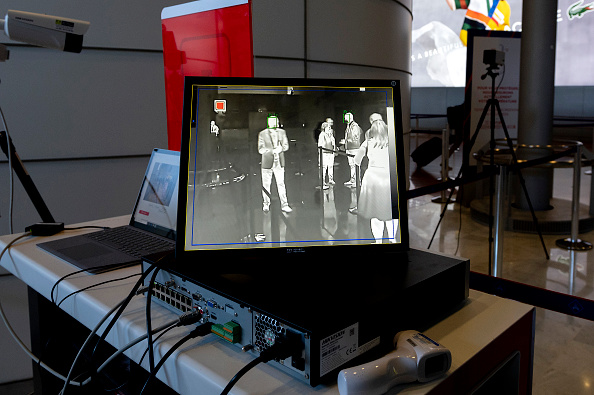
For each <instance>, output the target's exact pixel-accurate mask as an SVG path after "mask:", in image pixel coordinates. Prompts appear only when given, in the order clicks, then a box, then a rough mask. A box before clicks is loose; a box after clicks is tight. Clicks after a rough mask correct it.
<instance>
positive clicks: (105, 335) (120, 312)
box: [91, 254, 173, 377]
mask: <svg viewBox="0 0 594 395" xmlns="http://www.w3.org/2000/svg"><path fill="white" fill-rule="evenodd" d="M172 256H173V254H164V255H163V256H161V257H160V258H159V259H157V260H156V261H155V262H154V263H152V264H151V266H149V268H148V269H147V270H146V271H144V272H143V273H142V275H141V276H140V278H139V279H138V281H137V282H136V284H135V285H134V287H133V288H132V290H131V291H130V293H129V294H128V296H127V297H126V300H125V301H124V303H123V304H122V306H120V308H119V309H118V311H117V312H116V313H115V315H114V316H113V318H112V319H111V321H110V322H109V324H108V325H107V327H106V328H105V330H104V331H103V333H102V334H101V337H100V338H99V340H97V343H96V344H95V347H94V348H93V352H92V353H91V366H94V365H95V364H94V363H93V359H94V356H95V353H96V351H97V347H99V345H100V344H101V343H102V342H103V341H105V338H106V337H107V334H108V333H109V332H110V331H111V329H112V328H113V326H114V325H115V323H116V322H117V320H118V319H119V318H120V316H121V315H122V314H123V312H124V310H125V309H126V307H128V304H129V303H130V301H131V300H132V298H133V297H134V296H135V295H136V292H137V290H138V288H140V286H141V285H142V284H143V282H144V279H145V278H146V277H147V276H148V275H149V274H151V272H152V271H153V270H155V269H156V268H157V267H158V265H160V264H161V263H162V262H161V261H163V260H164V259H166V258H171V257H172ZM94 369H95V371H94V372H93V373H92V375H94V374H95V373H96V367H94ZM92 375H91V377H92Z"/></svg>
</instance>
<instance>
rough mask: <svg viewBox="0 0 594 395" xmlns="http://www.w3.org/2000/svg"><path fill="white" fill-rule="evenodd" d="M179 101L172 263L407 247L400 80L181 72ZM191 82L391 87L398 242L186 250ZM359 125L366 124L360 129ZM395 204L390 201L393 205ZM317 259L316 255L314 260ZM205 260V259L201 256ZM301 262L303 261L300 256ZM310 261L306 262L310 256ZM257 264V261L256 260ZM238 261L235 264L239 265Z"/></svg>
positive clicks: (304, 256) (210, 267) (358, 254)
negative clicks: (208, 74)
mask: <svg viewBox="0 0 594 395" xmlns="http://www.w3.org/2000/svg"><path fill="white" fill-rule="evenodd" d="M184 80H185V81H184V101H183V111H182V114H183V115H182V116H183V119H182V130H181V147H180V177H179V182H180V186H179V194H178V218H177V226H178V230H177V236H178V237H177V239H176V248H175V251H176V259H177V261H178V263H181V262H198V261H200V260H201V259H211V258H216V259H217V261H218V260H219V259H223V258H225V259H228V258H229V259H234V258H236V259H238V261H228V262H245V261H252V262H258V261H257V260H260V259H271V258H281V259H293V258H294V259H297V260H299V261H303V259H312V258H314V257H319V258H321V257H324V256H334V257H335V256H336V254H337V253H340V254H344V256H349V257H353V258H355V257H361V256H364V257H365V258H367V259H369V258H371V256H370V255H369V254H374V253H382V254H385V253H400V252H405V251H408V250H409V248H410V244H409V234H408V233H409V232H408V206H407V199H406V177H405V174H406V171H405V161H404V160H402V158H404V134H403V126H402V124H403V122H402V101H401V96H402V95H401V91H400V90H401V83H400V81H399V80H397V79H389V80H388V79H382V80H379V79H378V80H376V79H312V78H260V77H255V78H247V77H246V78H244V77H205V76H185V78H184ZM194 85H220V86H229V85H250V86H263V87H265V86H277V87H278V86H308V87H309V86H311V87H337V88H344V87H370V88H371V87H380V88H387V89H391V91H392V97H393V102H394V123H395V138H396V143H395V144H396V147H395V149H396V158H399V159H400V160H397V161H396V163H397V169H396V171H397V174H398V175H401V176H399V177H397V191H398V202H397V204H398V207H399V215H400V221H399V226H400V237H401V239H400V240H401V242H400V243H384V244H374V243H369V244H337V245H324V246H320V245H316V246H304V247H292V246H285V247H276V246H275V247H267V248H263V247H258V248H249V247H246V248H229V249H199V250H186V249H185V240H186V204H187V182H186V181H187V177H188V171H189V166H190V163H189V162H190V161H189V159H190V158H189V155H190V149H189V144H188V140H189V139H190V133H191V128H192V126H193V125H192V119H191V116H189V115H188V114H190V115H191V113H192V104H193V103H192V99H191V97H192V89H193V86H194ZM363 129H364V130H365V129H366V128H363ZM394 204H396V203H395V202H393V205H394ZM316 260H317V259H316ZM205 262H209V261H205ZM303 262H305V261H303ZM310 262H311V261H310ZM260 263H263V261H260ZM225 266H226V269H225V270H229V269H230V267H229V266H228V264H225ZM241 267H242V265H239V266H238V267H237V268H241ZM203 269H204V270H208V271H217V270H218V269H217V268H216V265H205V266H204V267H203Z"/></svg>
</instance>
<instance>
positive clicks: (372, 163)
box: [355, 114, 398, 244]
mask: <svg viewBox="0 0 594 395" xmlns="http://www.w3.org/2000/svg"><path fill="white" fill-rule="evenodd" d="M378 116H379V114H374V115H372V117H373V119H375V120H374V121H373V123H372V124H371V128H370V129H369V130H368V132H367V134H368V138H367V139H366V140H365V141H364V142H363V144H361V147H360V148H359V150H358V151H357V154H356V155H355V163H356V164H357V165H361V161H362V160H363V158H364V157H365V156H367V158H368V159H369V166H368V168H367V170H366V171H365V174H364V175H363V181H362V182H361V194H360V195H359V203H358V208H357V210H358V214H359V215H360V216H362V217H364V218H369V219H370V222H371V233H372V234H373V237H374V238H375V242H376V243H378V244H381V243H382V240H383V235H384V229H385V230H386V231H387V235H388V239H389V242H391V243H395V242H396V241H397V240H396V237H397V233H398V232H397V229H398V218H393V213H392V192H391V188H390V160H389V155H388V125H386V123H385V122H384V121H383V120H382V119H381V116H379V117H378Z"/></svg>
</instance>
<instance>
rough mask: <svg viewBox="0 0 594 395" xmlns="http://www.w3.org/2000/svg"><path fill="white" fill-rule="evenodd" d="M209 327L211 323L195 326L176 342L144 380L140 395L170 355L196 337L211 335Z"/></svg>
mask: <svg viewBox="0 0 594 395" xmlns="http://www.w3.org/2000/svg"><path fill="white" fill-rule="evenodd" d="M211 327H212V323H211V322H206V323H204V324H202V325H200V326H197V327H196V328H195V329H194V330H192V331H191V332H190V333H188V334H187V335H186V336H184V337H183V338H181V339H180V340H178V342H177V343H175V344H174V345H173V346H172V347H171V348H170V349H169V350H168V351H167V352H166V353H165V355H163V358H161V359H160V360H159V363H158V364H157V365H156V366H155V369H153V370H151V372H150V375H149V377H148V379H146V382H145V383H144V386H143V387H142V390H141V391H140V395H142V393H143V392H144V390H145V389H146V388H147V387H148V385H149V383H150V382H151V381H152V380H153V379H154V377H155V376H156V375H157V372H158V371H159V370H160V369H161V366H163V364H164V363H165V361H166V360H167V359H168V358H169V357H170V356H171V354H173V353H174V352H175V351H176V350H177V349H178V348H180V347H181V346H182V345H183V344H184V343H185V342H187V341H188V340H190V339H194V338H195V337H198V336H206V335H207V334H209V333H211Z"/></svg>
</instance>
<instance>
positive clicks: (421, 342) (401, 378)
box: [338, 331, 452, 395]
mask: <svg viewBox="0 0 594 395" xmlns="http://www.w3.org/2000/svg"><path fill="white" fill-rule="evenodd" d="M394 346H395V347H396V349H395V350H394V351H392V352H390V353H389V354H387V355H385V356H384V357H382V358H380V359H377V360H375V361H372V362H368V363H366V364H363V365H359V366H355V367H352V368H349V369H343V370H341V371H340V373H338V391H339V392H340V394H341V395H355V394H365V395H375V394H377V395H379V394H384V393H386V392H388V390H389V389H390V388H392V387H394V386H395V385H398V384H402V383H410V382H413V381H419V382H421V383H424V382H427V381H431V380H434V379H436V378H438V377H440V376H442V375H443V374H444V373H446V372H447V371H448V370H449V369H450V366H451V365H452V355H451V354H450V350H448V349H447V348H445V347H444V346H442V345H441V344H439V343H437V342H436V341H434V340H431V339H430V338H429V337H427V336H425V335H424V334H422V333H420V332H417V331H403V332H399V333H397V334H396V336H394Z"/></svg>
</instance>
